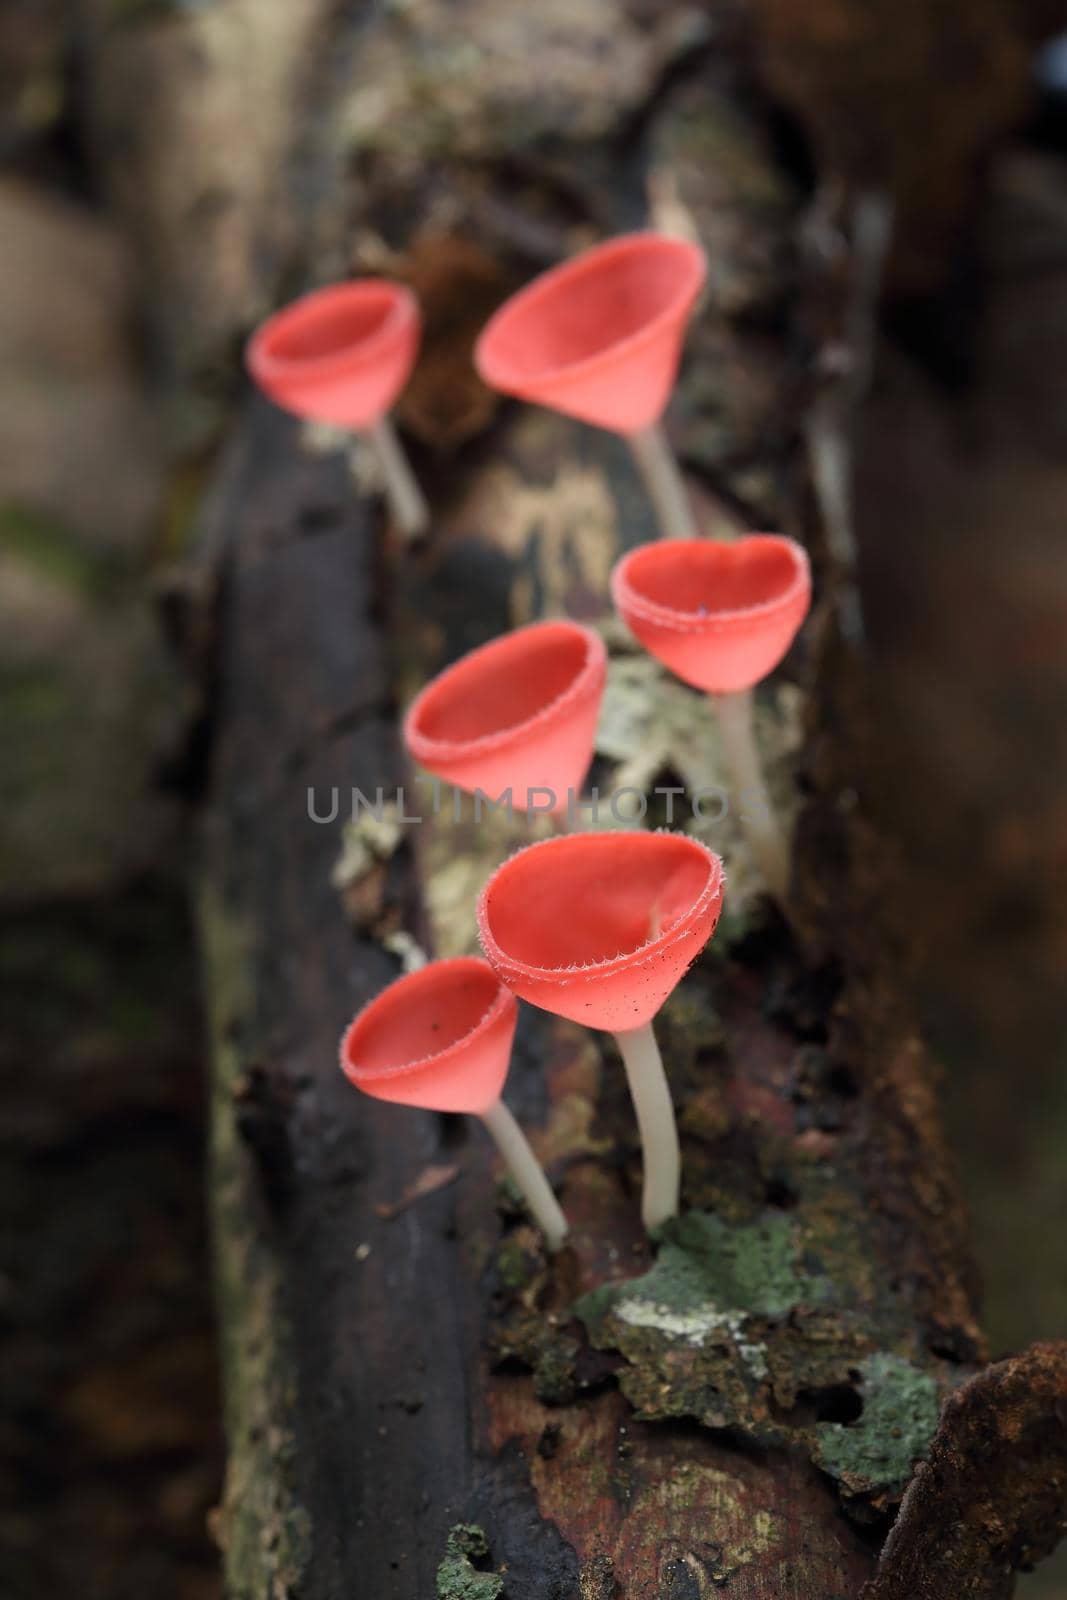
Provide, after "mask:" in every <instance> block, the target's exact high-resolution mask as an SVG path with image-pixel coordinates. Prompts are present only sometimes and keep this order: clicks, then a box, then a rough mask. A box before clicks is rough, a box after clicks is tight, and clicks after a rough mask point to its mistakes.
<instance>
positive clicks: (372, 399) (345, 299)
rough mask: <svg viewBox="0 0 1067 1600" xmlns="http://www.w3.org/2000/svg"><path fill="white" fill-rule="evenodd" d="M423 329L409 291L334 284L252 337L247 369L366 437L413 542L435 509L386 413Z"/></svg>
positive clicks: (300, 411)
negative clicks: (428, 505)
mask: <svg viewBox="0 0 1067 1600" xmlns="http://www.w3.org/2000/svg"><path fill="white" fill-rule="evenodd" d="M421 331H422V324H421V318H420V315H419V306H418V301H417V300H416V299H415V296H414V295H413V294H412V293H411V290H410V289H406V288H404V286H403V285H402V284H399V283H390V282H389V281H388V280H387V279H385V278H357V279H353V280H350V281H348V282H346V283H334V284H331V285H330V286H329V287H328V288H325V289H316V290H315V291H314V292H313V293H311V294H306V295H304V296H303V297H302V298H301V299H299V300H294V301H293V303H292V304H291V305H288V306H285V307H283V309H282V310H281V311H278V312H276V313H275V314H274V316H272V317H268V318H267V320H266V321H265V322H263V323H261V324H260V326H259V327H258V328H257V329H256V331H255V333H254V334H253V335H252V338H251V339H250V340H249V343H248V349H247V352H246V359H247V363H248V370H249V372H250V373H251V374H252V377H253V378H254V379H255V381H256V383H257V384H258V385H259V387H260V388H261V389H262V390H263V391H264V393H265V394H267V395H269V396H270V398H271V399H272V400H273V401H274V402H275V404H276V405H279V406H281V407H282V409H283V410H285V411H291V412H293V413H295V415H296V416H298V417H306V418H309V419H310V420H312V421H315V422H328V423H332V424H333V425H334V426H336V427H341V428H350V429H353V430H356V431H360V432H364V433H366V434H367V435H368V436H369V438H370V439H371V442H372V443H373V445H374V448H375V451H376V453H377V456H378V460H379V463H380V465H381V469H382V476H383V478H384V480H385V491H386V495H387V498H388V500H389V506H390V509H391V511H392V514H393V516H394V518H395V520H396V522H397V524H398V526H399V527H400V529H401V531H402V532H403V533H404V534H406V535H407V536H408V537H409V538H413V537H415V535H417V534H420V533H424V532H425V531H426V528H427V526H428V523H429V515H428V512H427V508H426V502H425V501H424V499H423V497H422V492H421V490H420V489H419V486H418V484H417V483H416V482H415V479H414V476H413V475H412V472H411V468H410V467H409V465H408V463H407V460H406V458H405V456H404V452H403V450H402V449H401V446H400V441H399V440H398V438H397V436H396V430H395V429H394V427H393V424H392V421H391V420H390V417H389V411H390V410H391V408H392V405H393V402H394V401H395V400H396V397H397V395H398V394H399V393H400V391H401V389H402V388H403V387H404V385H405V383H406V382H407V380H408V377H409V375H410V373H411V369H412V367H413V366H414V364H415V356H416V354H417V353H418V348H419V338H420V334H421Z"/></svg>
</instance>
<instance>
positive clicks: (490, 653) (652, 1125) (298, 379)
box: [248, 232, 811, 1250]
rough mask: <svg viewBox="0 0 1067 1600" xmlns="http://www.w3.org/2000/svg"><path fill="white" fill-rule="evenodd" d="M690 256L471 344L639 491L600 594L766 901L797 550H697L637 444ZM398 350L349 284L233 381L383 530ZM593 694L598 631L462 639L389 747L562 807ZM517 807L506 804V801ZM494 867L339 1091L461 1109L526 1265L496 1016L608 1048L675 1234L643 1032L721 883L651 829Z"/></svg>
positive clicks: (652, 246) (282, 332) (665, 474)
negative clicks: (772, 762) (672, 693)
mask: <svg viewBox="0 0 1067 1600" xmlns="http://www.w3.org/2000/svg"><path fill="white" fill-rule="evenodd" d="M704 274H705V263H704V258H703V256H702V254H701V252H700V251H699V249H697V248H696V247H695V246H694V245H692V244H690V243H688V242H686V241H684V240H681V239H675V238H669V237H666V236H664V235H660V234H656V233H651V232H645V233H637V234H630V235H626V236H623V237H621V238H617V239H613V240H610V241H609V242H608V243H606V244H602V245H600V246H597V247H595V248H594V249H592V250H588V251H586V252H585V253H584V254H582V255H580V256H578V257H576V258H575V259H573V260H571V261H569V262H566V263H564V264H563V265H562V266H559V267H556V268H554V269H553V270H552V271H550V272H547V273H545V274H544V275H543V276H541V277H539V278H537V279H536V280H535V281H534V282H533V283H531V284H529V285H527V287H526V288H524V289H523V290H521V291H520V292H519V293H518V294H516V295H514V296H513V297H512V298H511V299H510V300H508V301H507V302H506V303H505V304H504V305H503V306H502V307H501V308H500V309H499V310H498V311H497V312H496V313H495V315H494V316H493V317H492V318H491V320H490V321H489V323H488V324H487V326H486V328H485V329H484V330H483V333H482V335H481V337H480V339H479V341H478V345H477V349H476V353H475V362H476V365H477V367H478V370H479V372H480V374H481V376H482V378H483V379H484V380H485V381H486V382H487V383H488V384H489V385H490V386H492V387H494V388H496V389H498V390H500V391H502V392H504V393H506V394H509V395H513V396H516V397H518V398H520V399H523V400H527V401H531V402H534V403H536V404H540V405H544V406H547V407H549V408H551V409H554V410H556V411H560V412H563V413H564V414H566V415H568V416H571V417H575V418H578V419H580V420H582V421H584V422H588V423H592V424H594V425H596V426H599V427H602V428H607V429H611V430H613V431H614V432H616V433H618V434H621V435H623V436H624V437H625V438H626V439H627V441H628V443H629V444H630V446H631V448H632V450H633V453H634V458H635V460H636V462H637V465H638V467H639V469H640V471H641V474H642V476H643V477H644V479H645V482H646V484H647V486H648V490H649V494H650V498H651V499H652V501H653V503H654V506H655V509H656V512H657V517H658V520H659V523H660V527H661V532H662V537H661V538H659V539H657V540H656V541H654V542H653V543H650V544H644V545H641V546H639V547H638V548H636V549H633V550H631V551H630V552H629V553H628V554H627V555H625V556H624V557H623V558H622V559H621V560H620V561H619V562H618V564H617V565H616V567H615V569H614V571H613V573H612V579H611V591H612V598H613V601H614V604H615V608H616V610H617V612H618V614H619V615H620V617H621V618H622V619H623V620H624V622H625V623H626V624H627V626H628V627H629V629H630V630H631V632H632V633H633V634H634V635H635V637H636V638H637V640H638V641H639V642H640V643H641V644H642V645H643V646H644V648H645V649H646V650H648V651H649V652H650V654H652V655H653V656H655V657H656V658H657V660H659V661H660V662H662V663H663V665H664V666H666V667H667V668H668V669H669V670H670V671H671V672H672V673H674V674H675V675H676V676H677V677H678V678H681V679H682V680H683V682H685V683H687V684H690V685H693V686H694V687H696V688H698V689H701V690H703V691H704V692H705V693H706V694H707V695H708V696H709V698H710V700H711V703H712V707H713V710H714V714H715V716H716V717H717V719H718V724H719V730H720V738H721V741H722V748H723V751H724V754H725V757H726V760H727V762H728V765H729V768H730V773H731V778H732V781H733V783H734V784H735V786H736V788H737V790H738V791H747V792H748V794H749V795H750V796H752V795H755V796H756V797H758V800H759V803H758V804H752V805H746V808H745V810H744V811H743V813H742V822H743V824H744V825H745V827H746V832H747V835H748V844H749V848H750V851H751V854H752V858H753V860H754V862H755V864H756V866H757V867H758V869H759V871H760V873H761V875H762V878H763V880H764V883H765V885H766V888H767V890H768V891H769V892H770V894H771V895H772V896H774V897H775V898H776V899H777V900H778V901H780V902H781V901H782V900H783V899H784V896H785V893H786V888H787V881H788V852H787V848H786V842H785V840H784V837H783V835H782V832H781V830H780V828H779V826H778V824H777V823H776V821H775V819H774V816H773V813H772V811H771V808H770V805H769V803H768V802H767V798H766V791H765V787H764V782H763V777H762V774H761V771H760V764H759V759H758V756H757V752H756V746H755V741H754V736H753V722H752V691H753V688H754V687H755V685H756V684H758V683H759V682H761V681H762V680H763V679H764V678H765V677H767V675H768V674H769V673H771V672H772V671H773V670H774V668H775V667H776V666H777V665H778V664H779V662H780V661H781V660H782V658H783V657H784V655H785V654H786V651H787V650H788V649H789V646H790V644H791V643H792V641H793V638H794V637H795V635H796V633H797V632H798V630H799V628H800V626H801V624H802V622H803V620H804V618H805V616H806V615H807V612H808V609H809V606H810V603H811V578H810V572H809V567H808V561H807V557H806V555H805V553H804V551H803V549H802V548H801V547H800V546H799V545H798V544H796V543H795V542H794V541H793V540H791V539H787V538H782V537H779V536H777V535H772V534H751V535H749V536H747V537H744V538H741V539H738V540H736V541H731V542H729V543H726V542H722V541H718V540H712V539H707V538H701V537H700V536H699V530H698V528H697V526H696V524H695V521H694V517H693V513H692V509H691V507H690V504H689V501H688V498H687V496H686V492H685V487H684V484H683V481H682V478H681V474H680V472H679V470H678V467H677V464H676V462H675V461H674V458H673V457H672V455H671V452H670V449H669V447H668V446H667V444H666V441H665V438H664V435H663V433H662V431H661V428H660V418H661V417H662V414H663V412H664V410H665V408H666V405H667V402H668V400H669V398H670V394H671V391H672V389H673V386H674V382H675V378H676V374H677V369H678V362H679V357H680V353H681V347H682V341H683V338H684V333H685V327H686V324H687V321H688V318H689V315H690V313H691V311H692V309H693V306H694V304H695V302H696V300H697V297H698V295H699V293H700V289H701V286H702V283H703V279H704ZM419 333H420V320H419V310H418V304H417V302H416V300H415V298H414V296H413V295H412V294H411V293H410V291H409V290H407V289H405V288H404V287H402V286H401V285H399V284H395V283H391V282H388V281H386V280H382V279H362V280H353V281H351V282H347V283H342V284H336V285H333V286H331V287H330V288H326V289H321V290H318V291H316V292H314V293H312V294H309V295H307V296H305V297H304V298H303V299H301V300H298V301H296V302H295V303H294V304H292V305H290V306H288V307H287V308H285V309H284V310H282V311H280V312H278V313H277V314H276V315H275V316H273V317H271V318H270V319H268V321H267V322H265V323H264V324H263V325H262V327H261V328H260V329H259V330H258V332H257V333H256V334H255V335H254V337H253V339H252V341H251V343H250V345H249V351H248V361H249V367H250V370H251V372H252V374H253V376H254V378H255V379H256V381H257V382H258V383H259V384H260V386H261V387H262V388H263V389H264V390H265V391H266V393H267V394H268V395H269V396H270V397H271V398H272V399H273V400H275V401H276V402H277V403H278V404H280V405H281V406H282V407H284V408H285V409H287V410H289V411H292V412H294V413H296V414H297V415H300V416H303V417H305V418H310V419H314V420H316V421H322V422H329V423H332V424H334V425H338V426H342V427H344V428H347V429H352V430H358V431H362V432H365V433H366V434H368V435H369V437H370V439H371V441H372V443H373V445H374V447H375V449H376V451H377V453H378V456H379V459H380V462H381V468H382V474H383V477H384V481H385V485H386V493H387V497H388V500H389V503H390V507H391V510H392V513H393V517H394V520H395V521H396V523H397V525H398V527H399V528H400V530H401V531H402V532H403V533H405V534H407V535H409V536H414V535H416V534H417V533H419V532H420V531H422V530H424V529H425V527H426V523H427V511H426V506H425V502H424V500H423V497H422V494H421V492H420V490H419V488H418V485H417V483H416V481H415V478H414V476H413V474H412V472H411V469H410V467H409V466H408V464H407V462H406V460H405V458H404V456H403V453H402V451H401V448H400V446H399V443H398V441H397V438H396V434H395V432H394V431H393V428H392V424H391V422H390V420H389V415H388V414H389V410H390V408H391V406H392V405H393V403H394V401H395V399H396V397H397V395H398V394H399V393H400V391H401V389H402V388H403V386H404V384H405V383H406V381H407V378H408V375H409V373H410V371H411V368H412V365H413V363H414V360H415V357H416V353H417V349H418V343H419ZM606 676H607V655H606V651H605V648H604V644H603V641H602V639H601V638H600V636H599V634H597V633H595V632H594V631H593V630H592V629H590V628H587V627H584V626H580V625H579V624H577V623H574V622H570V621H567V620H565V619H560V620H554V621H548V622H539V623H533V624H530V625H529V626H526V627H521V628H517V629H515V630H513V631H512V632H510V633H508V634H505V635H504V636H502V637H501V638H498V639H495V640H493V641H491V642H490V643H488V644H485V645H482V646H481V647H479V648H478V649H476V650H473V651H471V652H470V653H469V654H468V655H465V656H464V657H462V658H461V659H460V660H459V661H457V662H455V663H454V664H453V665H451V666H450V667H448V668H446V669H445V671H443V672H442V673H440V674H439V676H437V677H436V678H434V679H433V680H432V681H431V682H430V683H429V684H427V685H426V687H425V688H423V689H422V691H421V692H420V693H419V694H418V695H417V696H416V698H415V700H414V701H413V703H412V704H411V706H410V707H409V709H408V712H407V715H406V717H405V720H404V739H405V743H406V745H407V748H408V751H409V753H410V755H411V756H412V757H413V758H414V760H415V761H417V762H419V763H420V764H421V765H422V766H424V767H425V768H426V769H428V770H429V771H430V772H431V773H432V774H434V775H435V776H436V777H438V778H441V779H443V780H445V781H447V782H449V783H452V784H454V785H455V786H456V787H457V788H459V789H461V790H464V791H466V792H468V793H475V792H479V793H481V794H482V795H483V796H485V797H488V798H490V799H493V798H499V797H501V796H502V795H504V794H506V793H507V792H508V791H510V794H511V797H512V803H513V804H514V805H516V806H519V807H520V808H522V809H527V808H529V807H530V806H532V804H533V802H532V799H531V796H532V795H533V793H534V792H535V791H537V792H539V793H542V794H543V793H544V792H545V791H546V790H547V791H550V792H551V793H552V794H553V795H554V796H556V797H557V798H558V797H563V798H562V800H560V809H561V810H562V806H563V805H564V804H565V803H566V797H567V796H568V795H569V793H571V792H573V793H579V792H580V790H581V785H582V783H583V781H584V779H585V777H586V775H587V773H588V771H589V767H590V765H591V762H592V759H593V745H594V738H595V733H596V724H597V716H598V712H599V709H600V703H601V698H602V696H603V692H604V686H605V682H606ZM524 799H525V806H524V803H523V802H524ZM557 822H558V823H559V825H560V830H561V831H559V832H558V833H557V834H556V835H555V836H553V837H551V838H548V839H543V840H540V841H539V842H537V843H534V844H530V845H527V846H526V847H525V848H523V849H520V850H518V851H517V852H516V853H515V854H514V855H512V856H511V857H510V858H509V859H508V860H506V861H505V862H504V863H503V865H501V866H500V867H499V868H498V869H497V870H496V871H495V872H494V873H493V874H492V876H491V877H490V878H489V880H488V882H487V883H486V884H485V886H484V888H483V889H482V892H481V895H480V897H479V900H478V906H477V921H478V933H479V937H480V941H481V945H482V949H483V951H484V954H485V959H484V960H482V959H479V958H476V957H459V958H454V959H449V960H437V961H430V962H429V963H427V964H426V965H425V966H423V967H421V968H419V969H418V970H416V971H414V972H410V973H408V974H406V975H405V976H403V977H401V978H398V979H397V980H396V981H395V982H393V983H391V984H390V985H389V986H388V987H387V988H386V989H385V990H384V991H383V992H382V993H381V994H379V995H378V996H377V997H376V998H375V999H373V1000H372V1001H371V1002H370V1003H369V1004H368V1005H366V1006H365V1007H364V1008H363V1010H362V1011H360V1012H359V1014H358V1015H357V1016H356V1018H355V1019H354V1021H353V1022H352V1024H351V1026H350V1027H349V1028H348V1030H347V1032H346V1033H345V1035H344V1038H343V1040H342V1044H341V1066H342V1068H343V1070H344V1072H345V1074H346V1075H347V1077H348V1079H349V1080H350V1082H351V1083H353V1084H354V1085H355V1087H356V1088H357V1089H360V1090H362V1091H363V1093H365V1094H368V1095H372V1096H374V1097H376V1098H377V1099H380V1100H387V1101H394V1102H396V1103H398V1104H401V1105H411V1106H417V1107H421V1108H423V1109H425V1110H430V1111H448V1112H466V1113H468V1114H470V1115H473V1116H477V1117H480V1118H481V1119H482V1121H483V1122H484V1124H485V1126H486V1128H487V1129H488V1130H489V1133H490V1134H491V1136H492V1137H493V1139H494V1140H495V1142H496V1144H497V1146H498V1148H499V1150H500V1153H501V1155H502V1157H503V1159H504V1162H505V1163H506V1165H507V1167H508V1170H509V1171H510V1173H511V1176H512V1178H513V1179H514V1181H515V1183H516V1185H517V1186H518V1189H519V1190H520V1192H521V1193H522V1195H523V1197H524V1199H525V1201H526V1204H527V1206H528V1208H529V1211H530V1214H531V1216H532V1217H533V1218H534V1220H535V1221H536V1223H537V1224H538V1226H539V1227H540V1229H541V1230H542V1232H543V1234H544V1237H545V1240H546V1243H547V1245H548V1247H549V1249H551V1250H557V1249H559V1248H560V1246H561V1245H562V1244H563V1242H564V1239H565V1237H566V1233H567V1222H566V1218H565V1217H564V1214H563V1212H562V1210H561V1208H560V1205H559V1202H558V1201H557V1199H556V1196H555V1194H554V1193H553V1191H552V1188H551V1186H550V1184H549V1182H548V1180H547V1178H546V1177H545V1174H544V1172H543V1171H542V1169H541V1167H540V1165H539V1163H538V1161H537V1158H536V1156H535V1155H534V1153H533V1151H532V1149H531V1148H530V1145H529V1143H528V1142H527V1140H526V1137H525V1135H524V1134H523V1132H522V1130H521V1128H520V1127H519V1125H518V1123H517V1122H516V1121H515V1118H514V1117H513V1115H512V1114H511V1112H510V1111H509V1110H508V1109H507V1107H506V1106H505V1104H504V1102H503V1100H502V1099H501V1094H502V1091H503V1087H504V1082H505V1079H506V1077H507V1072H508V1065H509V1060H510V1055H511V1049H512V1042H513V1039H514V1034H515V1027H516V1022H517V1017H518V1004H517V1002H518V1000H519V999H522V1000H526V1001H528V1002H529V1003H530V1004H532V1005H535V1006H539V1007H541V1008H542V1009H544V1010H546V1011H549V1012H554V1013H555V1014H556V1015H558V1016H561V1017H566V1018H569V1019H570V1020H571V1021H573V1022H578V1023H581V1024H584V1025H585V1026H586V1027H589V1028H596V1029H604V1030H607V1031H609V1032H611V1033H613V1034H614V1036H615V1039H616V1041H617V1043H618V1047H619V1050H620V1053H621V1056H622V1060H623V1063H624V1066H625V1069H626V1074H627V1080H628V1083H629V1088H630V1092H631V1096H632V1099H633V1105H634V1111H635V1114H636V1117H637V1123H638V1130H639V1132H640V1136H641V1145H642V1154H643V1163H644V1182H643V1193H642V1205H641V1215H642V1220H643V1222H644V1224H645V1227H646V1228H648V1229H653V1228H656V1227H657V1226H659V1225H660V1224H662V1223H664V1222H666V1221H667V1220H668V1219H669V1218H670V1217H672V1216H675V1215H676V1214H677V1211H678V1205H679V1188H680V1157H679V1146H678V1132H677V1128H676V1125H675V1119H674V1111H673V1108H672V1104H671V1095H670V1090H669V1087H668V1083H667V1077H666V1074H665V1071H664V1067H663V1062H662V1059H661V1056H660V1052H659V1048H658V1046H657V1043H656V1038H655V1034H654V1032H653V1026H652V1024H653V1019H654V1018H655V1016H656V1013H657V1012H658V1011H659V1009H660V1007H661V1006H662V1005H663V1003H664V1001H665V1000H666V999H667V997H668V996H669V995H670V994H671V993H672V991H673V990H674V988H675V987H676V986H677V984H678V983H679V982H680V980H681V978H682V976H683V975H684V973H685V972H686V970H687V969H688V968H689V967H690V966H691V965H692V963H693V961H694V960H695V959H696V957H697V956H698V955H699V953H700V951H701V950H702V949H703V947H704V946H705V944H706V943H707V942H708V940H709V939H710V938H711V936H712V934H713V933H714V931H715V926H716V923H717V922H718V919H719V913H720V911H721V909H722V897H723V882H724V879H723V866H722V861H721V860H720V858H719V857H718V856H717V855H715V854H714V853H713V852H712V851H711V850H709V849H708V848H707V847H706V846H705V845H703V844H702V843H700V842H699V841H698V840H696V839H694V838H692V837H690V836H689V835H687V834H683V833H674V832H668V831H659V832H648V831H644V830H622V831H615V830H612V831H605V832H595V831H593V832H573V831H572V832H567V831H565V826H564V822H563V818H562V816H559V815H557Z"/></svg>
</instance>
